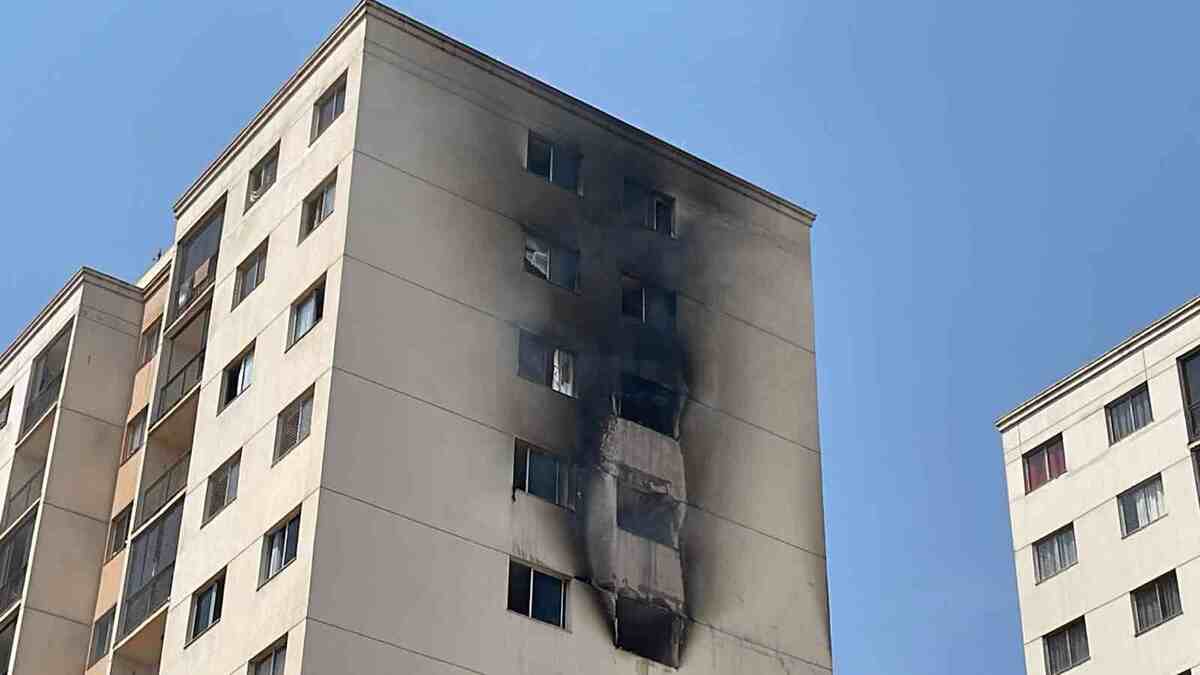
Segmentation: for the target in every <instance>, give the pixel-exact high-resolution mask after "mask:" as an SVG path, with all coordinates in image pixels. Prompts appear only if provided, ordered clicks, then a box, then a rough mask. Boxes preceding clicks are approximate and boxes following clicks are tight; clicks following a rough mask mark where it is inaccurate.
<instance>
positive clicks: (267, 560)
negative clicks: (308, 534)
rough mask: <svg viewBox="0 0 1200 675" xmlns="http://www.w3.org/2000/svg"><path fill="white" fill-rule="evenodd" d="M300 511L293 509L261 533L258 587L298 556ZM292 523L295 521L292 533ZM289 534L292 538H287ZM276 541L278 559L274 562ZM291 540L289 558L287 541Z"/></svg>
mask: <svg viewBox="0 0 1200 675" xmlns="http://www.w3.org/2000/svg"><path fill="white" fill-rule="evenodd" d="M301 515H302V511H300V510H296V511H293V512H292V513H291V514H290V515H288V517H286V518H284V519H283V520H282V521H280V522H279V523H278V524H276V525H275V527H272V528H271V529H270V530H268V531H267V533H266V534H265V535H263V549H262V559H261V560H260V562H259V571H258V587H259V588H262V587H263V586H264V585H265V584H266V583H267V582H269V581H271V580H272V579H274V578H275V577H277V576H279V574H280V573H281V572H283V571H284V570H285V569H287V568H288V566H289V565H291V564H292V563H293V562H295V561H296V558H298V557H300V525H301V524H302V522H303V521H301V519H300V516H301ZM292 523H295V524H296V525H295V528H294V530H295V531H294V533H293V527H292ZM289 534H291V536H293V537H294V539H289ZM276 542H278V551H279V560H278V564H276V560H275V551H276V548H277V547H276ZM289 542H292V543H293V544H294V545H293V547H292V548H293V549H294V550H293V551H292V553H291V556H292V557H290V558H288V557H287V555H288V543H289Z"/></svg>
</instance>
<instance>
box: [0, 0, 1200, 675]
mask: <svg viewBox="0 0 1200 675" xmlns="http://www.w3.org/2000/svg"><path fill="white" fill-rule="evenodd" d="M70 5H71V6H70V7H68V6H67V5H64V4H63V3H33V2H24V3H13V5H12V6H11V7H8V8H6V13H5V18H6V21H5V23H6V24H7V26H8V28H9V31H8V33H7V36H6V39H5V40H4V41H3V42H0V81H3V82H5V83H6V96H5V97H4V98H5V103H4V105H2V106H0V156H3V157H4V159H5V160H6V161H5V162H4V163H3V164H0V179H2V180H0V185H3V186H4V189H5V191H6V193H7V194H6V196H5V199H4V204H5V207H6V208H5V213H4V216H3V222H4V224H3V225H0V235H2V236H0V310H2V311H0V341H3V342H5V343H7V341H8V340H9V339H11V337H12V336H14V335H15V334H16V333H17V331H19V330H20V328H21V327H22V326H23V325H24V323H25V322H26V321H27V320H28V319H30V318H31V317H32V316H33V314H34V313H35V312H36V311H37V310H38V309H39V308H40V307H41V306H42V305H43V304H44V303H45V302H46V300H47V299H48V298H49V297H50V296H51V295H52V293H53V292H54V291H55V290H57V288H58V287H59V286H61V284H62V283H63V282H64V281H65V280H66V278H67V277H68V276H69V275H70V274H71V273H72V272H73V271H74V270H75V269H76V268H77V267H78V266H79V265H81V264H85V263H86V264H88V265H92V266H94V267H97V268H99V269H101V270H104V271H107V272H110V273H113V274H116V275H118V276H122V277H126V278H134V277H136V276H137V275H139V274H140V273H141V272H142V270H143V269H144V268H145V267H146V266H147V265H148V264H149V262H150V260H151V258H152V256H153V255H154V252H155V250H156V248H158V247H160V246H166V245H167V244H168V243H169V241H170V233H171V218H170V204H171V202H172V201H173V200H174V198H175V197H176V196H177V195H178V194H179V193H180V192H181V191H182V190H183V189H184V188H185V187H186V186H187V185H188V184H189V183H190V182H191V180H192V179H193V178H194V177H195V176H196V175H197V174H198V173H199V171H200V170H201V169H202V168H203V167H204V166H205V165H206V164H207V163H208V162H209V161H210V160H211V159H212V158H213V157H214V156H215V155H216V153H217V152H218V151H219V150H220V149H221V148H222V147H223V146H224V145H225V143H226V142H227V141H228V140H229V139H230V138H231V137H232V136H233V134H234V133H235V132H236V131H237V130H238V129H239V128H241V126H242V125H243V124H244V123H245V122H246V121H247V120H248V119H249V118H250V117H251V116H252V115H253V113H254V112H255V111H256V110H257V109H258V108H259V107H260V106H261V105H262V104H263V103H264V102H265V101H266V99H267V97H268V96H270V94H271V93H273V92H274V90H275V88H276V87H277V86H278V85H279V84H280V83H281V82H282V81H283V80H284V79H285V78H286V77H287V76H288V75H289V74H290V73H291V72H292V70H293V69H294V68H295V67H296V66H297V65H298V64H299V63H300V62H301V60H302V59H303V58H304V57H305V56H306V55H307V54H308V52H309V51H310V50H311V49H312V48H313V47H314V46H315V45H316V44H317V42H318V41H319V40H320V38H321V37H322V36H323V35H324V34H325V33H326V32H327V31H328V30H329V29H330V28H331V27H332V26H333V24H334V23H335V22H336V21H337V19H338V18H339V17H340V16H341V15H342V14H343V13H344V12H345V10H346V9H348V7H349V3H348V2H332V3H331V2H314V1H300V0H262V1H259V2H254V3H245V2H241V1H238V2H235V1H233V0H208V1H206V2H202V3H195V2H193V3H176V2H169V3H167V2H164V3H145V2H124V1H121V2H95V3H83V2H79V3H70ZM394 5H395V6H396V7H397V8H398V9H400V10H402V11H406V12H408V13H410V14H412V15H413V16H415V17H416V18H418V19H420V20H423V21H425V22H427V23H430V24H431V25H433V26H434V27H436V28H438V29H440V30H443V31H445V32H447V33H449V34H450V35H452V36H454V37H457V38H459V39H461V40H463V41H465V42H467V43H469V44H471V45H473V46H475V47H477V48H479V49H482V50H483V51H485V52H487V53H489V54H491V55H493V56H495V57H497V58H499V59H501V60H503V61H506V62H508V63H510V64H512V65H513V66H515V67H517V68H520V69H522V70H525V71H527V72H530V73H532V74H534V75H536V76H538V77H540V78H542V79H544V80H546V81H548V82H550V83H551V84H553V85H555V86H557V87H559V88H561V89H564V90H566V91H568V92H570V93H572V94H574V95H576V96H578V97H580V98H582V99H584V100H586V101H588V102H590V103H592V104H594V105H597V106H599V107H600V108H602V109H604V110H606V111H608V112H611V113H613V114H614V115H617V116H618V117H621V118H623V119H625V120H628V121H630V122H632V123H633V124H635V125H637V126H639V127H641V128H643V129H645V130H647V131H649V132H651V133H653V134H656V135H658V136H660V137H662V138H664V139H666V140H668V141H670V142H672V143H675V144H677V145H679V146H681V147H683V148H685V149H687V150H689V151H690V152H692V153H695V154H697V155H699V156H700V157H703V158H705V159H707V160H709V161H711V162H714V163H716V164H718V165H720V166H722V167H724V168H726V169H728V170H730V171H732V172H734V173H736V174H738V175H741V176H743V177H745V178H747V179H749V180H751V181H753V182H755V183H758V184H760V185H762V186H764V187H766V188H768V189H770V190H772V191H775V192H777V193H779V194H781V195H783V196H785V197H788V198H790V199H792V200H794V201H796V202H798V203H800V204H802V205H804V206H806V207H808V208H809V209H811V210H813V211H815V212H816V213H817V214H818V221H817V224H816V228H815V230H814V234H813V258H814V277H815V294H816V311H817V364H818V370H819V384H820V399H821V434H822V445H823V449H824V458H825V503H826V519H827V523H828V531H829V533H828V548H829V571H830V586H831V593H832V605H833V637H834V652H835V662H836V668H837V672H838V673H839V675H841V674H845V675H860V674H861V675H868V674H870V675H875V674H877V673H885V674H889V675H893V674H909V673H911V674H914V675H916V674H920V675H940V674H946V675H949V674H951V673H953V674H954V675H958V673H961V672H963V668H964V667H965V668H967V670H969V671H970V672H972V673H979V674H981V675H990V674H992V673H995V674H1005V675H1007V674H1013V673H1019V672H1021V669H1022V667H1023V665H1022V660H1021V649H1020V637H1019V632H1018V627H1017V607H1016V596H1015V585H1014V579H1013V570H1012V559H1011V547H1010V538H1009V537H1010V534H1009V527H1008V522H1007V515H1006V510H1005V491H1004V487H1003V483H1002V480H1003V477H1002V467H1001V455H1000V450H999V441H998V438H997V436H996V434H995V432H994V430H993V428H992V421H993V420H994V419H995V417H996V416H997V415H998V414H999V413H1001V412H1003V411H1005V410H1007V409H1008V408H1010V407H1012V406H1014V405H1015V404H1017V403H1019V402H1020V401H1021V400H1022V399H1024V398H1025V397H1027V396H1028V395H1030V394H1032V393H1033V392H1035V391H1036V390H1038V389H1040V388H1041V387H1043V386H1044V385H1047V384H1049V383H1050V382H1052V381H1053V380H1055V379H1056V378H1058V377H1059V376H1061V375H1063V374H1065V373H1066V372H1068V371H1070V370H1071V369H1073V368H1074V367H1076V366H1078V365H1080V364H1081V363H1082V362H1084V361H1085V360H1087V359H1089V358H1091V357H1093V356H1096V355H1098V354H1099V353H1101V352H1102V351H1104V350H1105V349H1106V348H1107V347H1109V346H1111V345H1113V344H1115V343H1116V342H1118V341H1119V340H1120V339H1122V338H1123V337H1125V336H1126V335H1128V334H1129V333H1131V332H1133V331H1134V330H1136V329H1137V328H1139V327H1141V326H1142V325H1144V324H1146V323H1148V322H1149V321H1151V320H1152V319H1154V318H1155V317H1156V316H1158V315H1159V314H1161V313H1163V312H1165V311H1166V310H1168V309H1169V308H1171V307H1173V306H1175V305H1177V304H1179V303H1181V302H1183V301H1184V300H1186V299H1188V298H1189V297H1191V296H1192V295H1194V294H1196V293H1197V290H1198V285H1197V283H1196V278H1195V277H1194V276H1193V275H1194V270H1195V267H1196V265H1195V259H1194V258H1193V257H1192V256H1191V254H1190V253H1188V251H1190V250H1191V249H1192V248H1193V247H1198V248H1200V228H1197V227H1196V220H1197V215H1196V214H1197V213H1198V212H1200V210H1198V209H1197V206H1198V204H1197V201H1200V189H1197V187H1196V181H1197V177H1200V145H1198V139H1200V79H1198V78H1197V77H1196V75H1195V64H1196V63H1198V62H1200V53H1198V52H1200V41H1196V40H1195V39H1194V27H1195V26H1196V25H1198V24H1200V5H1196V4H1195V3H1185V2H1161V3H1154V4H1153V5H1145V4H1143V5H1138V4H1136V3H1124V2H1123V3H1117V2H1104V1H1090V2H1076V3H1068V2H1055V3H1046V2H1023V1H1020V0H1018V1H1016V2H1009V3H966V2H960V1H953V0H946V1H941V0H910V1H909V2H905V3H895V2H875V3H868V2H855V1H853V0H839V1H838V2H820V3H818V2H807V1H805V0H761V1H747V2H743V3H727V2H715V1H710V0H689V1H688V2H682V1H680V2H663V1H658V0H639V1H637V2H633V1H632V0H610V1H609V2H604V3H563V2H561V0H558V1H556V2H549V1H528V2H521V1H516V2H514V1H513V0H508V1H506V2H499V1H492V0H487V1H484V0H480V1H477V2H470V3H466V2H447V1H446V0H413V1H403V2H402V1H400V0H396V2H395V3H394Z"/></svg>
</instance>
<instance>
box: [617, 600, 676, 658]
mask: <svg viewBox="0 0 1200 675" xmlns="http://www.w3.org/2000/svg"><path fill="white" fill-rule="evenodd" d="M678 620H679V619H678V618H677V617H676V616H675V615H674V614H672V613H671V612H670V611H668V610H666V609H664V608H662V607H658V606H656V605H652V604H650V603H647V602H641V601H638V600H633V599H630V598H617V640H616V642H617V647H619V648H620V649H624V650H625V651H628V652H633V653H634V654H637V655H638V656H642V657H645V658H648V659H650V660H652V661H657V662H658V663H663V664H666V665H668V666H671V667H673V668H674V667H677V666H678V665H679V642H680V638H681V637H682V636H681V635H678V634H677V633H676V622H677V621H678Z"/></svg>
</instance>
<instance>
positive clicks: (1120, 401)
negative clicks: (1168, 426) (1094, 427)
mask: <svg viewBox="0 0 1200 675" xmlns="http://www.w3.org/2000/svg"><path fill="white" fill-rule="evenodd" d="M1139 394H1145V396H1146V414H1147V415H1148V417H1147V418H1146V420H1145V421H1144V422H1143V423H1142V424H1141V425H1137V415H1136V411H1137V407H1136V406H1135V405H1134V403H1133V402H1134V399H1136V398H1137V397H1138V395H1139ZM1121 406H1128V407H1129V420H1130V423H1131V424H1134V425H1137V426H1134V427H1133V428H1132V429H1130V430H1129V431H1128V432H1126V433H1124V434H1122V435H1120V436H1118V435H1117V429H1116V425H1115V424H1114V423H1113V413H1114V411H1115V410H1116V409H1117V408H1118V407H1121ZM1104 422H1105V425H1106V426H1107V427H1108V444H1109V446H1113V445H1116V444H1117V443H1120V442H1121V441H1123V440H1125V439H1126V438H1129V437H1130V436H1132V435H1134V434H1135V433H1137V432H1138V431H1141V430H1142V429H1144V428H1146V427H1147V426H1149V425H1150V424H1152V423H1153V422H1154V406H1153V404H1152V402H1151V401H1150V386H1149V383H1148V382H1143V383H1141V384H1139V385H1138V386H1136V387H1134V388H1133V389H1130V390H1129V391H1127V392H1125V393H1124V394H1122V395H1120V396H1118V397H1117V398H1116V399H1115V400H1113V401H1111V402H1110V403H1108V404H1107V405H1105V406H1104Z"/></svg>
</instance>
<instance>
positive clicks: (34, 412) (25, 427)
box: [21, 371, 63, 436]
mask: <svg viewBox="0 0 1200 675" xmlns="http://www.w3.org/2000/svg"><path fill="white" fill-rule="evenodd" d="M62 379H63V376H62V371H59V373H58V374H57V375H55V376H53V377H52V378H51V379H50V380H49V381H47V382H46V383H45V384H44V385H43V386H42V388H41V389H40V390H38V391H37V393H35V394H34V395H33V396H32V397H30V399H29V404H28V405H26V406H25V417H24V418H23V419H22V421H21V435H22V436H24V435H25V434H27V433H29V430H30V429H32V428H33V427H34V426H35V425H37V423H38V421H39V420H41V419H42V415H45V414H46V411H47V410H49V409H50V406H52V405H54V403H55V401H57V400H58V392H59V389H61V388H62Z"/></svg>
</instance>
